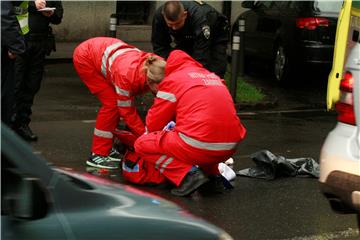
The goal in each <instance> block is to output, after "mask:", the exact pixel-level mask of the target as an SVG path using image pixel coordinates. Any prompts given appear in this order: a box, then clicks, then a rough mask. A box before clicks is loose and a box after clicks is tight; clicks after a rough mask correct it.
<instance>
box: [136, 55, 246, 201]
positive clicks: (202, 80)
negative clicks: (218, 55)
mask: <svg viewBox="0 0 360 240" xmlns="http://www.w3.org/2000/svg"><path fill="white" fill-rule="evenodd" d="M170 121H174V122H175V123H176V125H175V127H174V128H173V129H172V130H170V131H165V130H163V128H164V126H166V125H167V124H168V123H169V122H170ZM146 127H147V131H148V133H146V134H144V135H142V136H141V137H139V138H138V139H137V140H136V142H135V152H137V153H138V154H139V155H140V156H141V157H142V158H143V159H144V161H148V162H151V163H152V164H153V165H154V166H155V169H157V170H158V171H159V172H160V173H162V174H163V175H164V176H165V178H166V179H168V180H170V181H171V182H172V183H174V184H175V185H176V186H177V187H176V188H174V189H172V191H171V193H172V194H174V195H177V196H186V195H189V194H190V193H192V192H194V191H195V190H196V189H197V188H198V187H200V186H201V185H202V184H204V183H206V182H207V181H208V180H209V178H208V176H212V175H218V174H219V170H218V163H220V162H223V161H225V160H227V159H228V158H229V157H230V156H231V155H233V154H234V152H235V150H236V147H237V145H238V144H239V142H240V141H241V140H242V139H243V138H244V137H245V133H246V129H245V128H244V127H243V125H242V124H241V122H240V119H239V118H238V116H237V114H236V110H235V107H234V102H233V100H232V98H231V96H230V94H229V91H228V89H227V87H226V85H225V82H224V80H223V79H220V78H219V77H218V76H217V75H215V74H214V73H211V72H209V71H208V70H206V69H205V68H203V67H202V65H201V64H200V63H198V62H197V61H195V60H194V59H193V58H191V57H190V56H189V55H188V54H186V53H185V52H183V51H181V50H174V51H173V52H171V53H170V55H169V57H168V59H167V62H166V67H165V77H164V79H163V80H162V81H161V82H158V85H157V93H156V98H155V99H154V104H153V106H152V107H151V108H150V110H149V111H148V114H147V116H146Z"/></svg>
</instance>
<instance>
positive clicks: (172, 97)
mask: <svg viewBox="0 0 360 240" xmlns="http://www.w3.org/2000/svg"><path fill="white" fill-rule="evenodd" d="M156 97H158V98H161V99H164V100H168V101H170V102H176V97H175V95H174V94H172V93H168V92H163V91H158V92H157V94H156Z"/></svg>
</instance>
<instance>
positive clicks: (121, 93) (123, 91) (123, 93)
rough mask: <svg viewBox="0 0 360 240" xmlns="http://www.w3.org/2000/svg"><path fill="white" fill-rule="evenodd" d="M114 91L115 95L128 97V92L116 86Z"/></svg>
mask: <svg viewBox="0 0 360 240" xmlns="http://www.w3.org/2000/svg"><path fill="white" fill-rule="evenodd" d="M115 90H116V93H117V94H119V95H121V96H126V97H130V92H129V91H127V90H125V89H122V88H119V87H118V86H115Z"/></svg>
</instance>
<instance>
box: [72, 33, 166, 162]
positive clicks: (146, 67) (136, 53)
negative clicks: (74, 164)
mask: <svg viewBox="0 0 360 240" xmlns="http://www.w3.org/2000/svg"><path fill="white" fill-rule="evenodd" d="M73 61H74V66H75V69H76V71H77V73H78V75H79V77H80V78H81V80H82V81H83V82H84V83H85V84H86V86H87V87H88V88H89V90H90V92H91V93H92V94H94V95H95V96H96V97H97V98H98V99H99V101H100V102H101V104H102V106H101V108H100V109H99V112H98V115H97V118H96V124H95V129H94V135H93V143H92V154H91V156H90V157H89V159H88V160H87V162H86V163H87V165H89V166H93V167H102V168H107V169H115V168H118V165H119V164H118V163H116V162H114V161H120V159H116V158H110V157H109V154H110V151H111V149H112V144H113V136H114V131H115V130H116V127H117V125H118V123H119V120H120V117H121V118H123V120H124V121H125V123H126V125H127V127H128V128H129V129H130V131H131V132H132V134H133V135H134V136H135V137H138V136H140V135H142V134H143V133H144V132H145V126H144V123H143V122H142V120H141V118H140V116H139V115H138V113H137V110H136V108H135V106H134V97H135V96H136V95H139V94H143V93H145V92H147V91H148V90H149V85H148V82H147V81H148V80H149V79H148V77H147V75H149V74H150V73H151V71H154V70H157V67H162V68H164V66H165V61H163V60H162V58H160V57H158V56H156V55H154V54H152V53H146V52H143V51H140V50H139V49H137V48H135V47H133V46H131V45H129V44H127V43H125V42H123V41H121V40H119V39H116V38H108V37H96V38H92V39H89V40H87V41H85V42H83V43H81V44H80V45H79V46H78V47H77V48H76V49H75V51H74V55H73Z"/></svg>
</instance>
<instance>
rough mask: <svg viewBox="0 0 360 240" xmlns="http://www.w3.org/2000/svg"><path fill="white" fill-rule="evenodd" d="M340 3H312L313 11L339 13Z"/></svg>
mask: <svg viewBox="0 0 360 240" xmlns="http://www.w3.org/2000/svg"><path fill="white" fill-rule="evenodd" d="M341 5H342V1H321V0H319V1H314V9H315V10H316V11H318V12H331V13H338V12H340V9H341Z"/></svg>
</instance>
